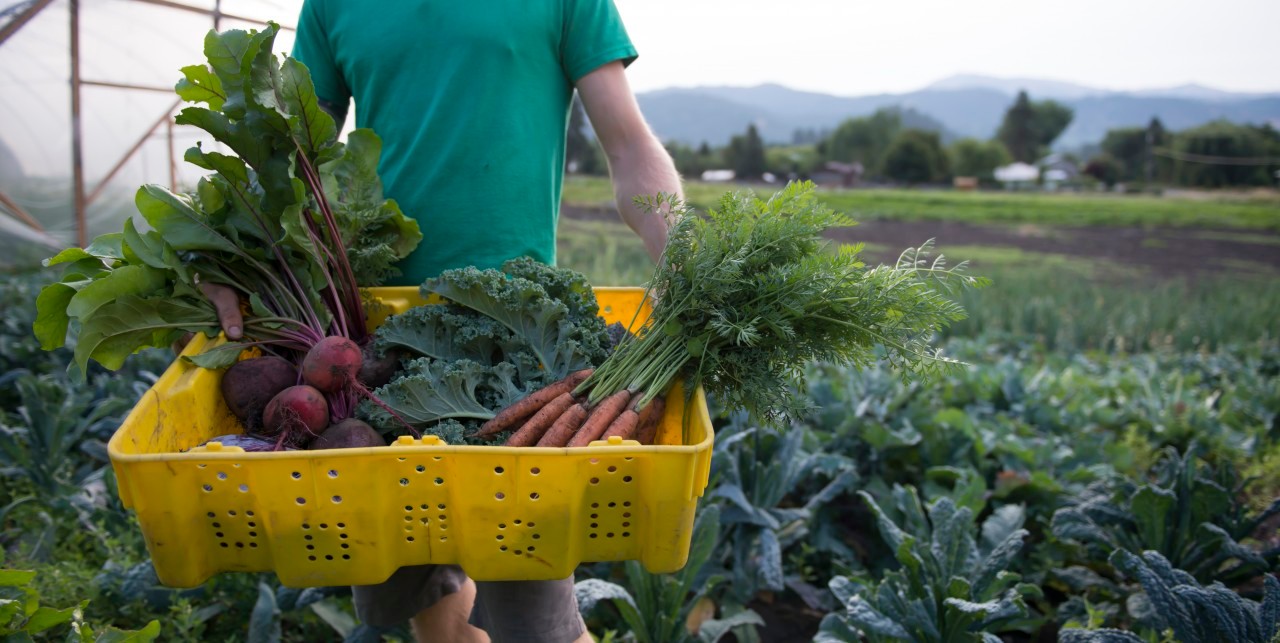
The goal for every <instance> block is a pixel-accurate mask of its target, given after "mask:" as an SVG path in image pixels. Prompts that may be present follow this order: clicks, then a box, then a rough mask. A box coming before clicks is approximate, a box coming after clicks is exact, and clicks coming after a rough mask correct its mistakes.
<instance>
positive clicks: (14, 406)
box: [0, 181, 1280, 643]
mask: <svg viewBox="0 0 1280 643" xmlns="http://www.w3.org/2000/svg"><path fill="white" fill-rule="evenodd" d="M723 187H724V186H705V185H694V186H693V187H692V195H691V196H692V201H693V202H694V203H695V204H697V205H699V206H705V205H707V204H709V203H710V202H711V200H710V198H709V197H708V196H707V195H709V194H710V191H711V190H712V189H713V188H714V189H715V190H722V188H723ZM594 189H595V188H594V187H593V186H591V185H588V184H584V183H581V182H578V183H575V182H574V181H570V182H569V184H568V187H567V188H566V208H565V215H564V216H562V219H561V223H560V246H559V252H560V256H559V258H558V261H559V264H560V265H561V266H565V267H570V268H574V269H577V270H579V271H582V272H583V273H584V274H585V275H586V277H587V278H588V280H589V281H590V282H591V283H592V284H594V285H639V284H641V283H643V281H644V280H645V279H646V278H647V277H648V276H649V275H650V273H651V268H652V267H651V264H650V263H649V260H648V259H647V257H646V255H645V253H644V250H643V248H642V247H641V246H640V243H639V241H638V240H637V239H636V238H635V237H634V235H632V234H631V233H630V232H629V231H628V230H627V229H626V228H625V226H623V225H622V224H621V223H618V222H617V221H616V215H614V217H613V218H610V217H608V216H597V215H596V210H595V208H598V207H599V205H600V204H601V203H604V202H607V201H608V198H609V197H608V196H607V194H606V195H604V196H600V195H599V194H593V193H588V192H590V191H591V190H594ZM845 197H847V198H848V199H851V200H852V199H862V201H858V202H856V203H855V202H854V201H850V202H849V203H844V202H841V201H839V200H836V199H832V200H830V201H828V205H831V206H832V207H836V208H837V209H841V208H843V209H844V210H845V211H847V212H849V213H850V214H852V215H853V217H854V218H856V219H859V220H861V221H868V223H866V224H865V228H863V227H859V228H853V229H852V230H850V231H847V234H848V237H847V238H846V237H844V236H840V237H839V240H841V241H844V240H849V241H852V240H857V239H859V234H860V232H861V231H862V230H863V229H865V231H866V233H867V235H868V236H867V237H866V238H865V239H866V240H867V241H869V243H868V246H867V248H866V251H865V253H866V255H867V256H868V257H870V258H872V259H874V260H876V261H891V260H892V259H893V258H895V257H896V255H897V253H898V252H899V251H900V250H901V249H902V248H903V247H906V246H905V245H904V244H903V243H900V241H899V236H902V235H911V234H915V233H917V232H927V231H928V230H930V226H931V225H934V224H933V223H927V222H926V223H924V224H921V223H920V222H919V220H920V219H928V220H934V223H936V224H938V225H939V226H940V225H941V223H942V222H943V219H946V218H948V217H943V216H941V215H938V214H936V213H938V212H940V211H942V210H945V209H946V208H949V207H951V206H949V205H946V204H945V203H944V204H943V205H937V204H930V203H931V199H933V197H931V196H929V195H928V194H927V193H914V192H867V193H850V194H848V195H841V198H845ZM943 198H944V197H938V199H943ZM947 198H952V199H953V202H961V201H969V200H972V201H973V202H974V204H973V206H972V208H973V209H970V210H960V209H956V210H954V212H955V214H954V216H953V217H951V218H958V219H963V220H965V221H967V222H968V223H969V224H974V225H976V224H979V223H982V224H1000V220H1005V221H1006V223H1004V224H1000V225H1003V226H1004V227H996V228H992V229H990V230H986V232H984V234H986V235H987V236H984V237H966V238H961V239H959V240H958V241H949V238H954V237H949V236H948V234H947V233H949V232H954V230H952V229H950V228H941V227H939V228H937V230H938V232H937V234H936V235H932V236H937V237H938V242H937V243H938V246H937V249H938V250H939V251H941V252H943V253H945V254H947V255H948V256H949V257H950V258H952V259H955V260H959V259H966V258H967V259H971V260H972V265H971V268H970V270H971V272H972V273H973V274H977V275H981V276H984V277H988V278H990V279H991V281H992V285H991V286H989V287H987V288H983V289H978V290H964V291H960V292H959V293H958V294H957V297H958V300H959V302H960V303H961V304H963V306H964V308H965V309H966V310H967V311H968V313H969V318H968V319H966V320H964V321H961V322H959V323H957V324H954V325H952V326H951V327H949V328H948V329H946V330H945V331H944V333H943V335H942V336H939V337H935V338H933V340H932V345H933V346H934V347H941V348H943V349H945V351H946V353H947V354H948V355H950V356H952V357H955V358H957V359H960V360H963V361H964V362H966V363H967V364H968V366H967V367H965V368H962V369H958V370H956V371H954V372H950V373H948V374H945V375H944V376H942V377H939V378H937V379H933V380H930V381H928V382H927V383H919V382H916V381H904V379H903V378H902V377H901V374H900V373H899V372H897V371H895V370H893V369H891V368H889V366H888V365H887V364H885V363H884V362H877V361H873V362H872V363H871V365H870V366H869V367H867V368H864V369H862V370H860V371H858V370H853V369H851V368H848V367H843V366H836V365H832V364H825V363H821V362H813V363H809V364H807V365H806V366H805V367H804V370H805V372H806V374H807V377H808V381H809V384H810V386H809V389H808V390H807V391H803V392H802V391H796V392H794V395H795V397H796V401H797V402H800V403H802V406H803V407H804V410H801V411H799V412H796V413H794V414H792V415H793V417H792V419H791V421H789V422H786V423H782V424H778V423H765V422H762V421H760V419H759V418H755V417H752V416H750V415H748V414H746V413H744V412H742V411H740V410H735V409H732V408H728V407H726V406H724V405H722V404H720V403H718V402H717V400H715V399H712V400H711V401H712V406H713V414H715V415H716V419H715V421H716V426H717V435H716V445H715V454H714V458H713V461H712V471H711V483H710V486H709V487H708V489H707V492H706V494H705V495H704V497H703V499H702V501H701V503H700V505H699V514H698V515H699V517H698V520H697V525H696V528H695V533H694V536H693V547H692V552H691V555H690V560H689V564H688V566H687V567H686V568H685V569H684V570H683V571H681V572H679V573H677V574H673V575H664V576H659V575H652V574H649V573H647V572H645V571H643V569H642V568H641V567H640V566H639V565H638V564H635V563H625V564H591V565H585V566H583V567H581V568H579V570H578V574H577V580H578V598H579V602H580V607H581V609H582V611H583V614H584V618H585V619H586V621H587V623H588V625H589V628H590V630H591V632H592V633H593V634H594V635H595V636H596V637H597V638H598V639H599V640H610V641H620V640H634V641H642V642H645V641H648V642H667V641H716V640H721V641H729V640H737V641H743V642H748V641H803V640H818V641H823V642H829V641H857V640H864V641H877V642H878V641H919V642H926V641H928V642H934V641H1010V642H1015V641H1016V642H1024V641H1026V642H1029V641H1053V640H1061V641H1150V642H1156V641H1186V642H1188V643H1195V642H1200V641H1205V642H1208V641H1255V642H1258V643H1272V642H1274V641H1275V640H1276V636H1277V627H1278V621H1280V582H1277V577H1276V573H1277V571H1280V337H1278V333H1280V324H1277V322H1276V320H1277V319H1280V285H1278V283H1280V282H1277V280H1276V279H1275V277H1276V274H1277V268H1276V267H1275V266H1274V263H1273V261H1272V260H1270V259H1269V253H1273V252H1274V250H1275V246H1276V243H1275V239H1276V238H1275V237H1274V236H1273V233H1272V232H1269V231H1271V230H1274V229H1275V228H1276V226H1277V221H1280V216H1277V212H1278V211H1280V208H1277V207H1276V206H1275V204H1274V203H1270V204H1261V205H1260V204H1259V203H1256V202H1250V201H1242V202H1231V203H1226V202H1219V201H1213V200H1209V201H1203V200H1199V201H1191V200H1185V201H1184V200H1179V199H1176V198H1161V199H1156V198H1149V197H1141V198H1136V199H1133V200H1132V201H1130V200H1125V199H1120V198H1118V197H1109V198H1106V199H1104V198H1101V197H1099V198H1097V199H1093V198H1090V199H1088V200H1079V201H1077V200H1074V199H1075V197H1041V196H1031V195H1027V196H1016V197H1014V196H1005V195H994V196H990V197H985V196H979V195H972V196H970V195H960V196H958V197H947ZM875 203H878V204H879V205H873V204H875ZM992 204H994V205H992ZM1117 204H1118V205H1117ZM1076 205H1078V206H1080V207H1079V208H1077V209H1073V207H1074V206H1076ZM1113 205H1114V206H1115V208H1116V209H1115V210H1114V211H1111V212H1113V213H1114V215H1112V214H1098V212H1099V211H1101V210H1104V209H1106V208H1110V207H1112V206H1113ZM988 206H990V207H988ZM873 211H874V213H873ZM947 211H949V212H950V211H952V210H947ZM1015 211H1016V212H1017V213H1018V214H1016V217H1017V219H1016V221H1015V220H1014V219H1013V217H1015V215H1014V214H1006V213H1010V212H1015ZM982 212H985V213H988V215H989V220H982V219H981V218H974V217H979V216H981V215H978V214H974V215H973V217H970V216H969V214H970V213H982ZM1219 212H1221V215H1222V218H1214V219H1213V220H1214V221H1215V226H1214V228H1213V229H1212V230H1210V229H1209V228H1206V227H1203V226H1202V225H1201V224H1203V222H1204V219H1202V218H1200V217H1208V216H1215V215H1216V214H1217V213H1219ZM875 213H878V214H875ZM877 217H880V218H883V220H884V221H887V222H889V223H891V224H893V225H898V226H901V227H899V228H886V227H879V228H877V227H875V226H874V225H872V224H871V223H870V221H869V220H870V219H872V218H877ZM1077 217H1078V218H1077ZM1097 217H1102V218H1105V219H1107V221H1106V222H1105V225H1107V226H1112V227H1113V228H1114V230H1115V231H1116V234H1115V235H1113V236H1117V237H1119V236H1123V233H1126V232H1127V231H1132V230H1135V229H1136V228H1134V227H1133V225H1134V224H1137V225H1143V226H1151V227H1149V228H1148V229H1147V230H1146V233H1145V234H1143V235H1140V236H1141V237H1142V238H1143V239H1148V240H1149V239H1160V238H1166V239H1168V241H1167V243H1169V244H1172V245H1170V246H1168V247H1156V246H1154V245H1150V244H1149V245H1148V246H1147V250H1149V251H1150V254H1149V256H1148V255H1144V254H1142V253H1141V252H1139V251H1138V250H1134V251H1133V252H1129V253H1117V254H1114V255H1112V256H1102V255H1101V254H1100V253H1099V252H1096V251H1095V250H1096V248H1095V247H1094V244H1091V242H1090V240H1089V239H1088V238H1086V237H1080V236H1073V235H1084V234H1086V232H1084V231H1080V230H1074V229H1073V228H1072V226H1094V227H1096V226H1099V225H1103V224H1104V223H1103V222H1102V221H1100V220H1098V219H1097ZM877 223H881V222H877ZM1028 223H1036V224H1037V225H1038V226H1039V227H1038V228H1037V230H1036V231H1035V234H1034V235H1030V236H1017V235H1013V234H1010V235H1009V236H1008V237H1002V236H1000V235H1003V234H1006V232H1007V231H1009V230H1012V229H1016V228H1017V226H1023V225H1026V224H1028ZM1054 224H1057V225H1054ZM911 226H919V227H911ZM1173 228H1177V229H1178V230H1177V231H1170V230H1171V229H1173ZM841 234H842V235H843V234H845V232H842V233H841ZM1161 234H1166V236H1165V237H1161V236H1160V235H1161ZM876 235H879V236H876ZM1015 237H1016V239H1018V240H1021V241H1017V242H1009V243H1004V241H1007V240H1008V239H1012V238H1015ZM1192 237H1194V238H1196V239H1200V242H1196V243H1195V244H1193V243H1192V242H1190V241H1187V239H1189V238H1192ZM926 238H927V237H925V238H917V239H915V244H916V245H918V244H919V243H920V242H923V241H925V240H926ZM1045 239H1053V242H1052V244H1049V242H1047V241H1044V240H1045ZM1142 243H1143V242H1142V241H1141V240H1139V241H1135V245H1134V247H1135V248H1139V247H1141V246H1142ZM1046 244H1049V245H1046ZM1177 244H1187V245H1183V246H1179V245H1177ZM1170 255H1172V256H1170ZM1169 266H1175V267H1174V268H1170V267H1169ZM51 278H52V276H51V275H47V274H38V273H37V274H20V275H5V276H3V278H0V308H2V309H3V310H4V311H5V312H4V314H3V316H0V432H3V435H0V480H3V484H0V556H2V557H3V560H2V561H0V563H2V565H3V568H4V570H6V571H3V572H0V598H2V599H3V600H4V602H0V636H3V635H7V633H9V632H10V631H11V630H13V629H18V630H20V629H22V628H23V627H27V629H28V630H32V629H33V628H32V626H31V624H32V622H34V623H35V625H37V626H40V625H44V624H48V626H49V629H48V630H47V632H46V633H53V634H54V635H55V636H56V638H65V637H66V636H67V632H68V628H69V627H70V626H69V625H68V623H71V624H73V625H74V627H75V628H76V631H77V632H79V634H77V635H76V636H77V637H78V638H73V639H71V640H89V641H92V640H95V639H96V637H98V636H99V635H107V634H110V633H112V632H115V635H117V636H123V634H122V633H121V632H118V631H116V630H119V631H135V630H142V632H141V633H140V634H139V635H138V636H140V637H142V638H141V639H139V640H145V639H146V637H148V636H155V632H156V631H157V629H158V632H159V637H160V640H166V641H224V640H226V641H230V640H237V641H254V642H256V641H275V640H282V641H323V640H333V641H338V640H349V641H375V640H380V637H381V640H399V641H406V640H411V639H410V636H409V630H408V628H407V625H406V626H404V627H400V628H393V629H391V630H385V631H375V630H373V629H371V628H368V627H366V626H363V625H361V624H359V623H357V622H356V619H355V617H354V612H353V610H352V606H351V599H350V592H349V590H348V589H346V588H325V589H306V590H297V589H290V588H285V587H282V586H280V585H279V583H278V582H277V581H276V579H275V577H274V576H273V575H271V574H244V573H238V574H223V575H220V576H217V577H215V578H214V579H213V580H211V581H209V582H208V583H206V584H205V585H203V586H201V587H199V588H196V589H192V590H171V589H167V588H164V587H162V586H160V585H159V584H158V581H157V579H156V576H155V572H154V570H153V569H152V567H151V566H150V563H149V562H148V557H147V553H146V549H145V547H144V544H143V540H142V536H141V533H140V532H139V530H138V528H137V526H136V523H135V521H134V519H133V517H132V516H131V515H130V514H129V513H128V512H126V511H125V510H123V508H122V507H121V505H120V501H119V498H118V495H117V493H116V491H115V486H114V485H115V481H114V477H113V475H112V472H111V469H110V467H109V466H108V465H107V459H106V457H107V456H106V449H105V441H106V440H107V439H108V437H109V436H110V435H111V433H112V432H113V431H114V429H115V428H116V427H117V426H118V425H119V423H120V420H121V418H122V416H123V415H124V414H125V413H126V412H127V411H128V409H129V408H130V407H131V406H132V405H133V404H134V402H135V401H136V400H137V399H138V397H139V396H140V395H141V393H142V391H144V390H145V389H146V387H147V386H148V385H149V383H150V382H151V381H153V380H154V378H155V377H156V375H157V374H158V373H159V372H161V370H162V369H163V368H165V366H166V365H167V364H168V363H169V361H170V360H171V355H170V354H169V353H167V352H162V351H144V352H142V353H139V354H136V355H133V356H131V357H129V358H128V359H127V360H126V361H125V364H124V367H123V368H122V369H121V370H120V371H117V372H107V371H105V370H103V369H101V368H100V367H99V366H97V365H96V364H90V365H89V368H88V373H87V378H86V382H85V383H84V384H75V385H73V382H74V381H75V380H74V376H71V375H68V374H67V373H66V370H65V365H66V364H67V363H68V362H69V361H70V360H71V352H70V349H67V348H60V349H58V350H57V351H55V352H52V353H46V352H44V351H42V350H41V349H40V347H39V342H38V341H37V340H36V338H35V337H34V336H33V335H32V332H31V328H32V324H33V323H34V322H35V321H36V320H35V315H36V312H35V306H34V301H35V297H36V295H37V293H38V291H39V287H40V286H42V285H43V284H45V283H47V282H48V281H50V279H51ZM8 570H30V571H32V572H34V574H30V575H28V574H19V573H17V572H12V571H8ZM10 599H20V600H19V601H17V602H9V601H10ZM36 606H39V610H37V609H36ZM28 608H30V609H28ZM37 614H38V615H39V616H38V620H37V616H36V615H37ZM6 619H7V620H6ZM5 628H10V629H5ZM39 636H42V635H37V639H38V637H39ZM116 640H122V639H116Z"/></svg>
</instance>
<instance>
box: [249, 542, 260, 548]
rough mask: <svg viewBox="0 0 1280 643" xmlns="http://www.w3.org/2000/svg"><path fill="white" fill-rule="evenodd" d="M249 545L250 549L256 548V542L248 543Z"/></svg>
mask: <svg viewBox="0 0 1280 643" xmlns="http://www.w3.org/2000/svg"><path fill="white" fill-rule="evenodd" d="M249 547H250V548H252V549H257V548H258V543H249Z"/></svg>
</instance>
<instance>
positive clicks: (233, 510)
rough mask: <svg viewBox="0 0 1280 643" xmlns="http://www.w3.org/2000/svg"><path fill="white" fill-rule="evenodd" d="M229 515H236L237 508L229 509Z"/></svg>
mask: <svg viewBox="0 0 1280 643" xmlns="http://www.w3.org/2000/svg"><path fill="white" fill-rule="evenodd" d="M227 515H228V516H235V515H236V510H235V509H232V510H230V511H228V512H227Z"/></svg>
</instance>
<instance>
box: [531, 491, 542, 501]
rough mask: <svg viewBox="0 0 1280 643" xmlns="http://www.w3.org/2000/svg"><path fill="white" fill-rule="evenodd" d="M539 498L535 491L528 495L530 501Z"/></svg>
mask: <svg viewBox="0 0 1280 643" xmlns="http://www.w3.org/2000/svg"><path fill="white" fill-rule="evenodd" d="M539 497H540V496H538V492H537V491H535V492H533V493H531V494H529V499H530V500H537V499H538V498H539Z"/></svg>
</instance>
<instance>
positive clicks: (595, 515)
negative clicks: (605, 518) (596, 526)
mask: <svg viewBox="0 0 1280 643" xmlns="http://www.w3.org/2000/svg"><path fill="white" fill-rule="evenodd" d="M591 517H592V518H599V517H600V514H591Z"/></svg>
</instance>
